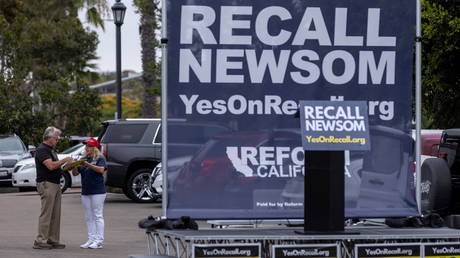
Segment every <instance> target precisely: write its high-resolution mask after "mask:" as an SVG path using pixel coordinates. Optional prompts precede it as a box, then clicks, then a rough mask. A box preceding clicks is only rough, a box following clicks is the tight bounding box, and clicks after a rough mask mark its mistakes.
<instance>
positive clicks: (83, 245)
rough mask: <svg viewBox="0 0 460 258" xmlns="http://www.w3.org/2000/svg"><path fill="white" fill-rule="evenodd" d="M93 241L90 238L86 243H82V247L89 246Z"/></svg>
mask: <svg viewBox="0 0 460 258" xmlns="http://www.w3.org/2000/svg"><path fill="white" fill-rule="evenodd" d="M92 243H93V241H91V240H88V241H86V243H84V244H82V245H80V248H89V246H90V245H91V244H92Z"/></svg>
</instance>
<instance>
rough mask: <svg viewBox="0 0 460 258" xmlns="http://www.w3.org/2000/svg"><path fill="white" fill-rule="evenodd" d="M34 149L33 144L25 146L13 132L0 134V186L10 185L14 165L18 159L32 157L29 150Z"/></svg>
mask: <svg viewBox="0 0 460 258" xmlns="http://www.w3.org/2000/svg"><path fill="white" fill-rule="evenodd" d="M29 149H30V150H29ZM34 149H35V147H34V146H29V147H26V145H25V144H24V142H23V141H22V140H21V138H19V136H17V135H15V134H13V135H0V186H12V183H11V182H12V179H11V177H12V174H13V170H14V166H15V165H16V163H17V162H18V161H20V160H23V159H26V158H30V157H32V155H31V153H30V151H33V150H34Z"/></svg>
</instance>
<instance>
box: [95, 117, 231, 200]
mask: <svg viewBox="0 0 460 258" xmlns="http://www.w3.org/2000/svg"><path fill="white" fill-rule="evenodd" d="M160 122H161V120H160V119H121V120H110V121H105V122H103V123H102V125H103V127H104V128H103V131H102V133H101V135H100V136H99V140H100V142H101V146H102V153H103V154H104V156H105V157H106V159H107V166H108V169H107V177H106V184H107V185H108V186H113V187H120V188H122V189H123V193H124V194H125V195H126V196H127V197H128V198H130V199H131V200H133V201H135V202H152V201H155V200H156V199H157V196H156V194H155V193H154V192H152V189H151V188H150V187H151V186H150V184H149V181H150V176H151V173H152V170H153V168H155V166H156V165H158V164H159V163H160V161H161V126H160ZM168 127H169V131H170V132H171V133H174V134H175V135H181V134H183V132H185V131H187V132H188V133H192V134H193V135H196V137H195V138H194V139H192V141H190V139H186V138H185V139H177V141H173V142H169V143H168V148H170V150H171V149H174V150H175V154H176V155H177V157H179V156H186V155H187V153H188V155H189V153H193V152H195V151H196V150H198V149H199V148H200V147H201V146H202V145H203V144H204V143H205V142H206V141H207V140H208V139H209V138H211V137H212V136H214V135H218V134H221V133H225V132H228V131H229V129H228V128H226V127H223V126H219V125H214V124H206V123H189V122H187V123H184V121H177V122H169V125H168ZM182 140H183V141H182ZM171 158H173V157H171Z"/></svg>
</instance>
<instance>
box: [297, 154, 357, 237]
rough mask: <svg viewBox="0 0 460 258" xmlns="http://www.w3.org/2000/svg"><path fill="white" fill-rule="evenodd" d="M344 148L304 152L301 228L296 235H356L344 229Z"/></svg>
mask: <svg viewBox="0 0 460 258" xmlns="http://www.w3.org/2000/svg"><path fill="white" fill-rule="evenodd" d="M344 167H345V159H344V152H343V151H305V193H304V196H305V200H304V231H296V233H298V234H358V233H357V232H351V231H345V230H344V220H345V219H344V218H345V197H344V196H345V193H344V191H345V186H344V185H345V176H344V174H345V171H344Z"/></svg>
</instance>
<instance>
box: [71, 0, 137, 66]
mask: <svg viewBox="0 0 460 258" xmlns="http://www.w3.org/2000/svg"><path fill="white" fill-rule="evenodd" d="M121 2H122V3H123V4H124V5H125V6H126V14H125V20H124V23H123V25H122V26H121V69H122V70H134V71H136V72H142V60H141V43H140V36H139V14H137V13H135V10H136V7H134V6H133V3H132V2H133V1H132V0H122V1H121ZM114 3H115V0H107V5H108V7H109V8H111V7H112V5H113V4H114ZM80 19H81V20H82V22H83V23H84V24H85V25H86V26H89V25H88V24H87V23H86V19H85V18H84V12H83V13H80ZM106 19H107V20H106V21H105V30H102V29H96V28H94V27H91V28H92V30H95V31H96V32H97V33H98V35H99V41H100V42H99V45H98V47H97V56H98V57H99V59H98V60H96V61H95V62H92V63H96V65H97V66H98V69H97V70H96V71H100V72H107V71H115V70H116V63H115V61H116V59H115V58H116V56H115V49H116V45H115V27H116V26H115V24H114V23H113V20H108V19H112V10H111V9H110V17H106Z"/></svg>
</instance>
